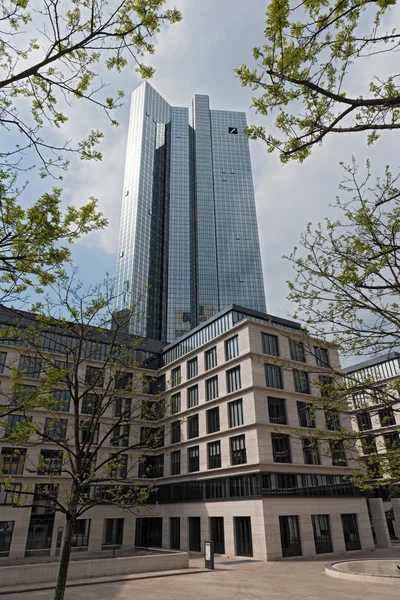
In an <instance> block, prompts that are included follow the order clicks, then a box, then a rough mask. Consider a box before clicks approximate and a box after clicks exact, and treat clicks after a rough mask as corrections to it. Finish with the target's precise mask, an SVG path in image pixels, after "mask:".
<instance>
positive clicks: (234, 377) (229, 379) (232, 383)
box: [226, 367, 242, 394]
mask: <svg viewBox="0 0 400 600" xmlns="http://www.w3.org/2000/svg"><path fill="white" fill-rule="evenodd" d="M226 387H227V391H228V394H230V393H231V392H236V390H240V388H241V387H242V382H241V377H240V367H235V368H234V369H229V370H228V371H227V372H226Z"/></svg>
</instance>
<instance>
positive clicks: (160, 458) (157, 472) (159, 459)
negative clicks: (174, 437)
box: [139, 454, 164, 479]
mask: <svg viewBox="0 0 400 600" xmlns="http://www.w3.org/2000/svg"><path fill="white" fill-rule="evenodd" d="M139 477H141V478H145V477H149V478H150V479H157V478H159V477H164V455H163V454H157V455H154V454H152V455H151V456H150V455H147V456H142V457H141V458H140V462H139Z"/></svg>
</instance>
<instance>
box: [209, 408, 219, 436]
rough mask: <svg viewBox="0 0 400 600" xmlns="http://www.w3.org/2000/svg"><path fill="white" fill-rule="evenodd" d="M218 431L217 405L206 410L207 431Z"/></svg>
mask: <svg viewBox="0 0 400 600" xmlns="http://www.w3.org/2000/svg"><path fill="white" fill-rule="evenodd" d="M216 431H219V407H218V406H217V407H216V408H212V409H211V410H208V411H207V433H215V432H216Z"/></svg>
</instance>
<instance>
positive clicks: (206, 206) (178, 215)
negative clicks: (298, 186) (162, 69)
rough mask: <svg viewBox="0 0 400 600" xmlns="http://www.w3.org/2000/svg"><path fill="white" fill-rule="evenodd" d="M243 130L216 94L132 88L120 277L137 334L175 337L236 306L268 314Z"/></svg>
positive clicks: (240, 118)
mask: <svg viewBox="0 0 400 600" xmlns="http://www.w3.org/2000/svg"><path fill="white" fill-rule="evenodd" d="M245 126H246V116H245V114H244V113H242V112H231V111H224V110H210V106H209V98H208V96H204V95H195V96H194V97H193V100H192V104H191V106H190V107H189V108H181V107H175V106H170V105H169V104H168V103H167V102H166V100H164V98H162V97H161V96H160V94H158V93H157V92H156V91H155V90H154V89H153V88H152V87H151V86H150V85H149V84H148V83H147V82H145V83H143V84H142V85H140V86H139V87H138V88H137V89H136V90H135V91H134V92H133V94H132V103H131V113H130V122H129V133H128V144H127V154H126V164H125V178H124V189H123V199H122V210H121V224H120V236H119V248H118V259H117V275H116V292H117V296H118V301H117V302H118V304H117V306H116V309H117V310H123V309H124V308H126V307H127V306H130V305H132V304H136V306H137V309H136V314H135V319H134V322H133V323H132V325H131V332H132V333H136V334H138V335H141V336H146V337H150V338H154V339H161V340H166V341H174V340H175V339H177V338H178V337H180V336H181V335H183V334H185V333H187V331H189V330H190V329H192V328H193V327H195V326H196V325H198V324H199V323H201V322H203V321H206V320H207V319H208V318H209V317H211V316H212V315H213V314H215V313H216V312H218V311H219V310H222V309H224V308H226V307H227V306H229V305H230V304H232V303H236V304H240V305H242V306H246V307H247V308H251V309H254V310H258V311H261V312H265V311H266V307H265V295H264V282H263V276H262V269H261V256H260V246H259V239H258V229H257V215H256V207H255V200H254V189H253V180H252V173H251V163H250V152H249V145H248V139H247V137H246V136H245V135H244V133H243V129H244V128H245Z"/></svg>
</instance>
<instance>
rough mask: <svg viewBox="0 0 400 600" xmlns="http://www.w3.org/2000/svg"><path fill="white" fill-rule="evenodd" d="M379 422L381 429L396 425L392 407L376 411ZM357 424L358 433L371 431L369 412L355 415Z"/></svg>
mask: <svg viewBox="0 0 400 600" xmlns="http://www.w3.org/2000/svg"><path fill="white" fill-rule="evenodd" d="M377 412H378V416H379V422H380V424H381V427H390V426H392V425H396V424H397V423H396V416H395V413H394V410H393V408H392V407H390V406H387V407H385V408H382V409H381V410H378V411H377ZM357 424H358V429H359V430H360V431H366V430H368V429H373V425H372V420H371V413H370V412H367V411H365V412H361V413H358V414H357Z"/></svg>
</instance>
